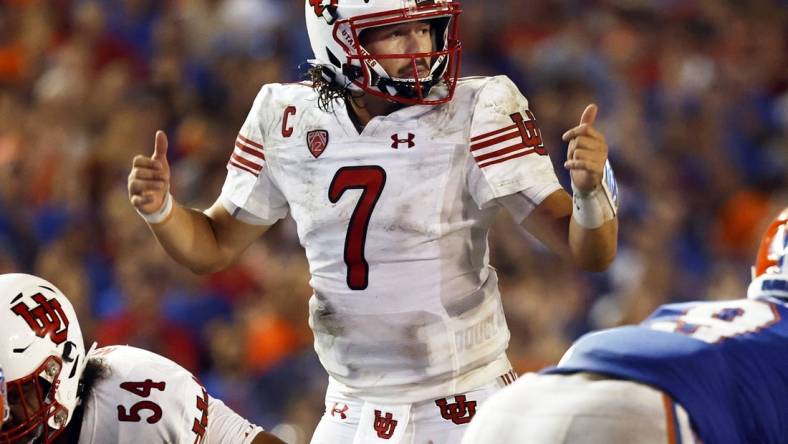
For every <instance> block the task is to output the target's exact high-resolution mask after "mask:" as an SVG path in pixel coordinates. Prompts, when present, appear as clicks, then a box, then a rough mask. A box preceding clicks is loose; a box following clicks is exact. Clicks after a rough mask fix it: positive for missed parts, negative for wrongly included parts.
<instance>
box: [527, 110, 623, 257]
mask: <svg viewBox="0 0 788 444" xmlns="http://www.w3.org/2000/svg"><path fill="white" fill-rule="evenodd" d="M596 114H597V107H596V105H589V106H588V107H586V109H585V111H584V112H583V115H582V117H581V118H580V124H579V125H578V126H576V127H574V128H572V129H570V130H569V131H567V132H566V133H564V135H563V140H564V141H565V142H569V149H568V153H567V161H566V163H564V167H565V168H566V169H568V170H569V172H570V175H571V177H572V187H573V189H574V196H570V195H569V194H568V193H567V192H566V191H564V190H558V191H555V192H554V193H552V194H551V195H550V196H548V197H547V198H545V199H544V200H543V201H542V202H541V203H540V204H539V205H538V206H537V207H536V208H535V209H534V211H533V212H532V213H531V214H530V215H529V216H528V217H527V218H526V219H525V220H524V221H523V222H522V226H523V227H524V228H526V229H527V230H528V231H529V232H530V233H531V234H533V235H534V236H536V237H537V238H538V239H539V240H540V241H541V242H543V243H544V244H545V245H547V246H548V247H549V248H550V249H551V250H553V251H554V252H556V253H558V254H560V255H562V256H564V257H567V258H570V259H571V260H572V261H573V262H574V263H576V264H577V265H578V266H580V267H581V268H583V269H584V270H587V271H604V270H605V269H607V267H608V266H609V265H610V263H611V262H612V261H613V259H614V258H615V255H616V250H617V248H618V218H617V217H616V214H615V211H611V209H609V208H603V207H604V206H605V205H612V202H608V201H607V198H605V196H604V194H603V193H604V190H603V189H602V179H603V174H604V169H605V164H606V162H607V151H608V147H607V143H605V138H604V136H603V135H602V133H600V132H599V131H598V130H597V129H595V128H594V126H593V125H594V121H595V120H596ZM573 197H574V202H573ZM597 207H600V208H597ZM589 208H590V210H591V212H592V213H593V212H594V211H595V210H599V211H600V213H599V214H595V215H593V216H592V217H591V218H589V217H587V216H584V215H583V214H582V212H583V211H585V212H588V211H589Z"/></svg>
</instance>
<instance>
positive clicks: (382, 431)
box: [373, 410, 397, 439]
mask: <svg viewBox="0 0 788 444" xmlns="http://www.w3.org/2000/svg"><path fill="white" fill-rule="evenodd" d="M373 428H374V429H375V431H376V432H378V438H380V439H389V438H391V436H392V435H394V429H396V428H397V421H396V420H395V419H394V415H392V414H391V413H388V412H386V416H383V414H382V413H381V412H380V410H375V424H374V425H373Z"/></svg>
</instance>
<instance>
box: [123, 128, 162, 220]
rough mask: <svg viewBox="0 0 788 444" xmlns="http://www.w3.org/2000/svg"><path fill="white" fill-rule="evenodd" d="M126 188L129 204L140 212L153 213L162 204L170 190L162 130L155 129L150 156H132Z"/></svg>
mask: <svg viewBox="0 0 788 444" xmlns="http://www.w3.org/2000/svg"><path fill="white" fill-rule="evenodd" d="M128 188H129V200H131V204H132V205H134V207H135V208H136V209H137V211H139V212H140V213H142V214H146V215H147V214H153V213H155V212H157V211H159V210H160V209H161V208H162V205H164V199H165V197H166V196H167V193H168V192H169V190H170V164H169V162H167V135H166V134H164V131H161V130H159V131H156V141H155V143H154V146H153V155H152V156H143V155H137V156H134V161H133V163H132V167H131V173H129V181H128Z"/></svg>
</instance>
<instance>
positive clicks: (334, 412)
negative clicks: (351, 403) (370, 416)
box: [331, 402, 350, 419]
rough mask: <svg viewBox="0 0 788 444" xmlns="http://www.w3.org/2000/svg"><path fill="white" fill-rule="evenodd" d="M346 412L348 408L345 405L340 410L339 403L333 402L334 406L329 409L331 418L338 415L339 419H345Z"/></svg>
mask: <svg viewBox="0 0 788 444" xmlns="http://www.w3.org/2000/svg"><path fill="white" fill-rule="evenodd" d="M348 410H350V407H348V405H347V404H342V408H341V409H340V408H339V403H338V402H335V403H334V406H333V407H331V416H336V415H339V418H340V419H347V415H346V414H345V412H347V411H348Z"/></svg>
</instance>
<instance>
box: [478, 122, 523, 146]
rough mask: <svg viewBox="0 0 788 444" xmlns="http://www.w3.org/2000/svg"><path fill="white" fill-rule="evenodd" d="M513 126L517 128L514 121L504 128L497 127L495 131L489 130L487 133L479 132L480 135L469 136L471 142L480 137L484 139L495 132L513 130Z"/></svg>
mask: <svg viewBox="0 0 788 444" xmlns="http://www.w3.org/2000/svg"><path fill="white" fill-rule="evenodd" d="M515 128H517V124H516V123H515V124H514V125H512V126H507V127H506V128H501V129H497V130H495V131H490V132H489V133H484V134H480V135H478V136H476V137H472V138H471V142H476V141H478V140H481V139H486V138H488V137H492V136H494V135H496V134H501V133H503V132H506V131H510V130H513V129H515Z"/></svg>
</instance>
